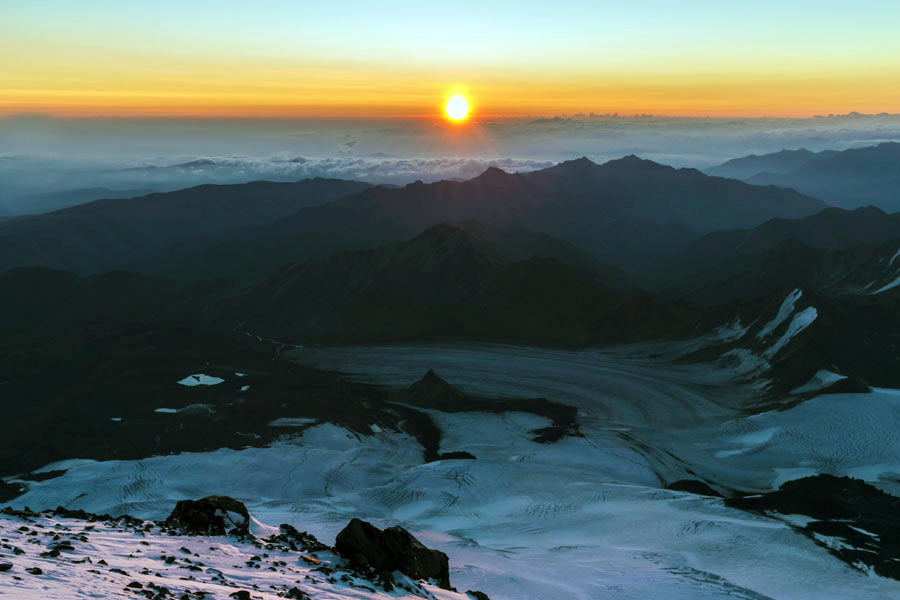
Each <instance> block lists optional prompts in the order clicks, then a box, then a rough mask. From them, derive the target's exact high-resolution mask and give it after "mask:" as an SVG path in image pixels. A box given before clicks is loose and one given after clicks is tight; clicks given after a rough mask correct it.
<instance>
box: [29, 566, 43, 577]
mask: <svg viewBox="0 0 900 600" xmlns="http://www.w3.org/2000/svg"><path fill="white" fill-rule="evenodd" d="M25 571H26V572H27V573H29V574H30V575H43V574H44V572H43V571H42V570H41V569H40V568H39V567H31V568H29V569H25Z"/></svg>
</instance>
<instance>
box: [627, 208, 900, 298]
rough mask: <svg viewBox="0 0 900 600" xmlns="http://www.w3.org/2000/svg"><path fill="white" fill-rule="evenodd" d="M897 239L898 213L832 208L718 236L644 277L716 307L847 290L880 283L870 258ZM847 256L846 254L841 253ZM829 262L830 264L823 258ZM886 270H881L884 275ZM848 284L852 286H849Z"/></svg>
mask: <svg viewBox="0 0 900 600" xmlns="http://www.w3.org/2000/svg"><path fill="white" fill-rule="evenodd" d="M898 238H900V213H897V214H892V215H888V214H886V213H884V212H883V211H881V210H880V209H877V208H874V207H871V206H870V207H865V208H859V209H856V210H853V211H846V210H843V209H839V208H829V209H826V210H824V211H822V212H820V213H818V214H816V215H813V216H810V217H806V218H803V219H772V220H771V221H768V222H766V223H764V224H762V225H760V226H759V227H755V228H753V229H741V230H732V231H719V232H715V233H711V234H709V235H707V236H704V237H702V238H700V239H699V240H697V241H696V242H693V243H692V244H690V245H689V246H688V247H687V248H686V249H685V250H684V251H683V252H681V253H680V254H677V255H676V256H674V257H673V258H671V259H670V260H666V261H663V262H661V263H660V264H658V265H656V266H654V267H653V268H652V269H650V270H648V271H647V272H645V273H644V274H643V275H642V276H641V281H643V282H644V283H646V284H648V285H650V286H651V287H652V288H654V289H658V290H666V295H667V296H670V297H678V298H689V299H691V300H692V301H695V302H699V303H701V304H706V305H709V304H716V303H721V302H728V301H731V300H736V299H740V298H752V297H755V296H760V295H765V294H768V293H772V292H775V291H777V290H779V289H781V287H785V286H787V287H792V286H793V287H798V286H799V287H802V286H812V287H822V286H826V287H827V288H828V289H831V290H834V289H837V288H838V287H839V285H838V284H840V282H841V281H844V284H842V285H844V286H845V287H846V286H847V285H850V284H851V283H852V281H851V280H852V279H853V278H854V277H856V276H855V275H852V272H853V271H854V270H856V271H857V272H859V273H870V274H871V278H870V279H868V280H867V281H858V282H857V283H860V284H861V285H863V286H864V285H866V284H868V283H870V282H872V281H875V280H878V279H880V278H883V276H884V275H885V274H884V273H881V271H879V270H878V269H876V270H875V271H872V270H871V269H868V268H867V267H866V266H865V264H866V262H867V261H868V260H869V259H868V258H867V251H865V250H859V251H854V252H849V250H850V249H852V248H861V249H862V248H865V247H871V246H877V245H881V244H889V241H890V240H895V239H898ZM844 251H848V252H844ZM826 256H827V258H826ZM882 271H883V270H882ZM848 277H850V278H851V279H847V278H848Z"/></svg>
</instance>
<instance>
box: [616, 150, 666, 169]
mask: <svg viewBox="0 0 900 600" xmlns="http://www.w3.org/2000/svg"><path fill="white" fill-rule="evenodd" d="M600 168H602V169H606V170H615V171H630V172H634V171H671V170H672V167H669V166H667V165H661V164H659V163H658V162H653V161H652V160H647V159H645V158H641V157H640V156H637V155H635V154H628V155H627V156H623V157H622V158H617V159H614V160H610V161H608V162H605V163H603V164H602V165H601V167H600Z"/></svg>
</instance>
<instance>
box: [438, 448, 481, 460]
mask: <svg viewBox="0 0 900 600" xmlns="http://www.w3.org/2000/svg"><path fill="white" fill-rule="evenodd" d="M438 460H477V457H476V456H475V455H474V454H472V453H471V452H466V451H465V450H457V451H455V452H443V453H441V454H439V455H438Z"/></svg>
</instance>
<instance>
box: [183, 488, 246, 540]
mask: <svg viewBox="0 0 900 600" xmlns="http://www.w3.org/2000/svg"><path fill="white" fill-rule="evenodd" d="M166 525H167V526H168V527H174V528H178V529H183V530H185V531H187V532H189V533H192V534H195V535H225V534H228V533H235V534H238V535H247V534H249V533H250V513H249V512H248V511H247V507H246V506H245V505H244V503H243V502H241V501H240V500H235V499H234V498H229V497H228V496H207V497H206V498H201V499H200V500H181V501H179V502H178V504H176V505H175V509H174V510H173V511H172V514H170V515H169V517H168V518H167V519H166Z"/></svg>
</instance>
